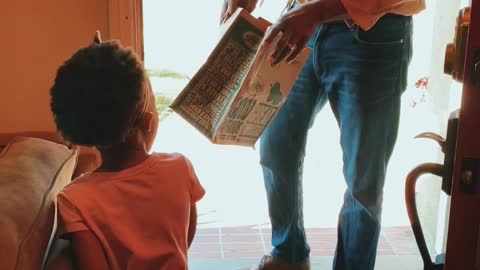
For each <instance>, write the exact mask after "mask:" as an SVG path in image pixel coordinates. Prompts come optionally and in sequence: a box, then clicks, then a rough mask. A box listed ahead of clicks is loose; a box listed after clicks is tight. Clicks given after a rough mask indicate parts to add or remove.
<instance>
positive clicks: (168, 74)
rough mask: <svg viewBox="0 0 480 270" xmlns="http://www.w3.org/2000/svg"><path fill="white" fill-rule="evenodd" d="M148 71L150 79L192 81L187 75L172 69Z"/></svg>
mask: <svg viewBox="0 0 480 270" xmlns="http://www.w3.org/2000/svg"><path fill="white" fill-rule="evenodd" d="M146 71H147V75H148V76H149V77H157V78H171V79H178V80H189V79H190V78H189V77H188V76H187V75H185V74H182V73H180V72H177V71H175V70H171V69H159V70H152V69H147V70H146Z"/></svg>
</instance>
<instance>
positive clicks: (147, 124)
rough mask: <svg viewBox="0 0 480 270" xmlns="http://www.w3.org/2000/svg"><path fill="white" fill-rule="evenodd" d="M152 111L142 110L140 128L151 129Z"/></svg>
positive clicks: (146, 130) (147, 130)
mask: <svg viewBox="0 0 480 270" xmlns="http://www.w3.org/2000/svg"><path fill="white" fill-rule="evenodd" d="M153 119H154V116H153V113H151V112H144V113H143V116H142V130H143V131H145V132H150V131H152V127H153Z"/></svg>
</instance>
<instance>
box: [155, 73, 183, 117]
mask: <svg viewBox="0 0 480 270" xmlns="http://www.w3.org/2000/svg"><path fill="white" fill-rule="evenodd" d="M146 72H147V75H148V76H149V77H154V78H168V79H175V80H190V78H189V77H188V76H187V75H185V74H183V73H180V72H178V71H175V70H172V69H147V70H146ZM154 92H155V106H156V108H157V112H158V117H159V120H160V121H161V120H163V119H165V118H167V117H168V116H169V115H170V114H171V113H172V110H171V109H170V108H169V106H170V104H172V102H173V99H172V98H170V97H168V96H165V94H162V93H161V92H157V91H154Z"/></svg>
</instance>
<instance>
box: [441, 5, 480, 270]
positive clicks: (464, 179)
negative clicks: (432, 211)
mask: <svg viewBox="0 0 480 270" xmlns="http://www.w3.org/2000/svg"><path fill="white" fill-rule="evenodd" d="M463 12H464V14H463V15H464V16H463V19H464V21H463V25H462V21H459V23H460V25H459V26H457V27H458V28H457V30H458V31H457V38H456V42H455V43H456V44H455V45H453V46H454V47H452V46H450V47H449V49H448V50H447V53H450V54H451V57H450V59H452V60H451V62H447V63H446V69H447V70H446V71H453V72H451V73H452V75H453V77H454V79H456V80H461V81H462V82H463V95H462V105H461V108H460V114H459V121H458V133H457V144H456V149H455V162H454V166H453V174H452V176H453V177H452V187H451V209H450V224H449V229H448V239H447V251H446V257H445V269H446V270H460V269H462V270H480V209H479V207H480V189H479V185H478V181H479V177H480V175H479V173H480V104H479V103H480V0H472V1H471V8H470V10H469V12H468V13H465V10H464V11H463ZM460 17H462V16H459V18H460ZM468 24H469V27H468V26H467V25H468ZM465 26H467V27H465ZM468 28H469V29H468ZM465 30H466V31H465ZM459 35H460V36H459ZM465 37H467V39H465ZM465 44H466V45H465ZM462 46H463V47H465V48H466V51H465V54H463V53H462V51H463V48H462ZM448 51H449V52H448ZM462 56H464V57H463V59H460V60H455V57H457V59H458V57H460V58H461V57H462ZM452 64H453V65H452ZM448 69H450V70H448ZM452 69H453V70H452ZM462 69H463V70H462ZM449 73H450V72H449Z"/></svg>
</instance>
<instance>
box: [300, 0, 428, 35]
mask: <svg viewBox="0 0 480 270" xmlns="http://www.w3.org/2000/svg"><path fill="white" fill-rule="evenodd" d="M312 1H314V0H297V2H299V3H305V2H312ZM340 1H341V2H342V4H343V6H344V7H345V9H346V10H347V12H348V15H350V17H351V18H352V20H353V21H354V22H355V23H356V24H358V25H359V26H360V27H361V28H362V29H364V30H368V29H370V28H371V27H372V26H373V25H375V23H376V22H377V21H378V19H380V18H381V17H382V16H383V15H385V14H387V13H395V14H399V15H405V16H409V15H414V14H417V13H419V12H420V11H422V10H424V9H425V0H340Z"/></svg>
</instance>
